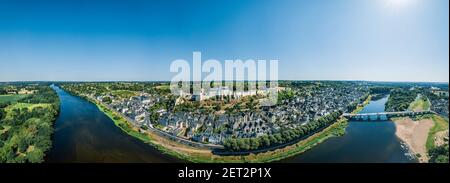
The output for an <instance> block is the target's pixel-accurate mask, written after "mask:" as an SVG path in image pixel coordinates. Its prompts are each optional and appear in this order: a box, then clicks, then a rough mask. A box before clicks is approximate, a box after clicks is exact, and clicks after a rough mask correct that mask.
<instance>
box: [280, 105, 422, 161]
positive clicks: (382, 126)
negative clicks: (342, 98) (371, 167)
mask: <svg viewBox="0 0 450 183" xmlns="http://www.w3.org/2000/svg"><path fill="white" fill-rule="evenodd" d="M387 99H388V97H384V98H382V99H379V100H376V101H371V102H370V103H369V104H368V105H367V106H365V107H364V109H363V110H362V111H361V112H360V113H371V112H383V111H385V107H384V104H385V103H386V101H387ZM403 147H404V146H403V145H402V142H401V141H400V140H399V139H398V138H397V136H396V135H395V124H394V123H393V122H392V121H369V122H368V121H364V122H362V121H349V125H348V127H347V128H346V132H345V135H343V136H340V137H333V138H329V139H327V140H326V141H324V142H322V143H320V144H318V145H317V146H315V147H313V148H311V150H309V151H306V152H304V153H302V154H299V155H296V156H293V157H290V158H287V159H285V160H282V161H281V162H290V163H300V162H305V163H414V162H417V160H415V159H412V158H411V157H410V156H409V155H408V150H407V149H405V148H403Z"/></svg>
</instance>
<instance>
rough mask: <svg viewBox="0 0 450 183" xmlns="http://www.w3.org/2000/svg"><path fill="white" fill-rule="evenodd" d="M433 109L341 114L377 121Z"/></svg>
mask: <svg viewBox="0 0 450 183" xmlns="http://www.w3.org/2000/svg"><path fill="white" fill-rule="evenodd" d="M434 113H435V112H434V111H431V110H427V111H400V112H376V113H358V114H351V113H344V114H343V115H342V116H343V117H345V118H347V119H352V120H357V121H379V120H388V119H389V118H392V117H404V116H411V117H414V116H416V115H424V114H434Z"/></svg>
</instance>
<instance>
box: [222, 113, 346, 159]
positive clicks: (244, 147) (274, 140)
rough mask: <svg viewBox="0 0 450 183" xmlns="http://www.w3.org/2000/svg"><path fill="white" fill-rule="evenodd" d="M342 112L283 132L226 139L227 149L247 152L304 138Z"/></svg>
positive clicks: (325, 125) (336, 118) (330, 122)
mask: <svg viewBox="0 0 450 183" xmlns="http://www.w3.org/2000/svg"><path fill="white" fill-rule="evenodd" d="M341 114H342V112H340V111H336V112H333V113H331V114H329V115H326V116H324V117H322V118H320V119H318V120H314V121H311V122H309V123H307V124H306V125H302V126H299V127H297V128H294V129H284V130H281V132H278V133H275V134H270V135H263V136H260V137H257V138H228V139H226V140H225V141H224V146H225V149H226V150H228V151H233V152H245V151H252V150H259V149H264V148H270V147H275V146H280V145H283V144H286V143H289V142H292V141H296V140H300V139H303V138H305V137H307V136H309V135H311V134H314V133H316V132H317V131H318V130H321V129H323V128H325V127H328V126H329V125H331V124H333V123H334V122H335V121H337V120H338V118H339V117H340V115H341Z"/></svg>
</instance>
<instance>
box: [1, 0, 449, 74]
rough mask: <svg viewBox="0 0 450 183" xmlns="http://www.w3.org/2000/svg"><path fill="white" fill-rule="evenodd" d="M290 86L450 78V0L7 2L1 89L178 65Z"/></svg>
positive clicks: (4, 4)
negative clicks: (263, 74) (237, 69)
mask: <svg viewBox="0 0 450 183" xmlns="http://www.w3.org/2000/svg"><path fill="white" fill-rule="evenodd" d="M193 51H201V52H202V53H203V59H208V58H214V59H236V58H240V59H278V60H279V77H280V79H291V80H376V81H443V82H448V80H449V1H448V0H310V1H307V0H290V1H289V0H235V1H230V0H226V1H225V0H224V1H218V0H217V1H216V0H215V1H206V0H205V1H181V0H180V1H171V0H169V1H167V0H159V1H153V2H152V1H145V0H142V1H136V0H135V1H133V0H132V1H123V2H120V1H106V0H105V1H93V0H92V1H91V0H89V1H88V0H86V1H66V0H62V1H54V2H52V1H48V0H45V1H20V0H0V81H22V80H75V81H82V80H89V81H99V80H100V81H102V80H170V79H171V77H172V76H173V74H171V73H170V72H169V65H170V63H171V61H173V60H174V59H187V60H191V59H192V52H193Z"/></svg>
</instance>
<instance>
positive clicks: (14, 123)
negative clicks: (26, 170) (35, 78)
mask: <svg viewBox="0 0 450 183" xmlns="http://www.w3.org/2000/svg"><path fill="white" fill-rule="evenodd" d="M32 88H33V91H34V93H33V94H29V95H27V96H26V97H24V98H22V99H20V100H18V101H13V102H4V103H1V104H0V163H4V162H6V163H26V162H30V163H39V162H43V161H44V156H45V153H46V151H48V150H49V149H50V148H51V145H52V143H51V135H52V134H53V131H54V130H53V124H54V121H55V119H56V116H57V115H58V112H59V98H58V96H57V94H56V92H55V91H54V90H52V89H51V88H50V87H48V86H43V85H34V86H32Z"/></svg>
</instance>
